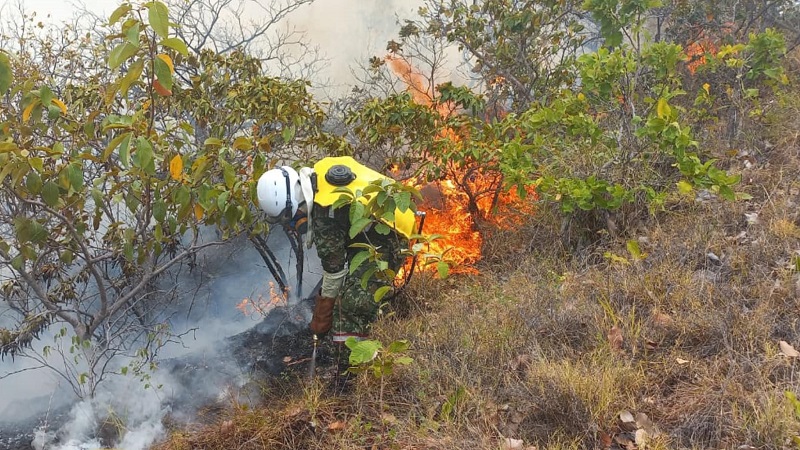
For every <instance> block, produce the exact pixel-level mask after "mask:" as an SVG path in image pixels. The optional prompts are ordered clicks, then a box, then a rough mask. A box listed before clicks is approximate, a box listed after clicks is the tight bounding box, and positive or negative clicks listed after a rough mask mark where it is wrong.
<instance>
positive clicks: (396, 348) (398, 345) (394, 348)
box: [387, 339, 411, 353]
mask: <svg viewBox="0 0 800 450" xmlns="http://www.w3.org/2000/svg"><path fill="white" fill-rule="evenodd" d="M409 348H411V343H410V342H408V341H407V340H405V339H401V340H399V341H394V342H392V343H391V344H389V348H388V349H387V351H388V352H389V353H402V352H404V351H406V350H408V349H409Z"/></svg>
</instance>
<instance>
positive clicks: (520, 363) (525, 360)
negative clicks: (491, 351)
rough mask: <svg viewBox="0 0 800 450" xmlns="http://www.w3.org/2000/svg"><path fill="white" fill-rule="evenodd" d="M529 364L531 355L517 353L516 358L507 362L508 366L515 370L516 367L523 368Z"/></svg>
mask: <svg viewBox="0 0 800 450" xmlns="http://www.w3.org/2000/svg"><path fill="white" fill-rule="evenodd" d="M530 365H531V356H530V355H517V357H516V358H514V359H512V360H511V361H510V362H509V363H508V367H509V368H510V369H511V370H513V371H516V370H518V369H525V368H527V367H528V366H530Z"/></svg>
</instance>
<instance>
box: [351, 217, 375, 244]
mask: <svg viewBox="0 0 800 450" xmlns="http://www.w3.org/2000/svg"><path fill="white" fill-rule="evenodd" d="M370 223H372V220H371V219H370V218H368V217H361V218H359V219H356V221H355V222H353V224H352V225H350V233H349V234H350V239H352V238H354V237H356V235H357V234H358V233H361V232H362V231H363V230H364V228H366V227H367V225H369V224H370Z"/></svg>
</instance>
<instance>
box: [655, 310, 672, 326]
mask: <svg viewBox="0 0 800 450" xmlns="http://www.w3.org/2000/svg"><path fill="white" fill-rule="evenodd" d="M672 322H673V320H672V317H670V316H669V315H667V314H664V313H662V312H656V313H655V314H653V323H654V324H655V325H656V326H657V327H660V328H668V327H669V326H670V325H672Z"/></svg>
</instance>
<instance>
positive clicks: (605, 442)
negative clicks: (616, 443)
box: [600, 431, 613, 449]
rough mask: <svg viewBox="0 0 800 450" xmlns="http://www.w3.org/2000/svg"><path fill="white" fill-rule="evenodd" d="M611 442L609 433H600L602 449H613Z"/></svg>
mask: <svg viewBox="0 0 800 450" xmlns="http://www.w3.org/2000/svg"><path fill="white" fill-rule="evenodd" d="M611 442H613V441H612V440H611V436H609V435H608V433H604V432H602V431H601V432H600V448H602V449H607V448H609V447H611Z"/></svg>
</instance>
